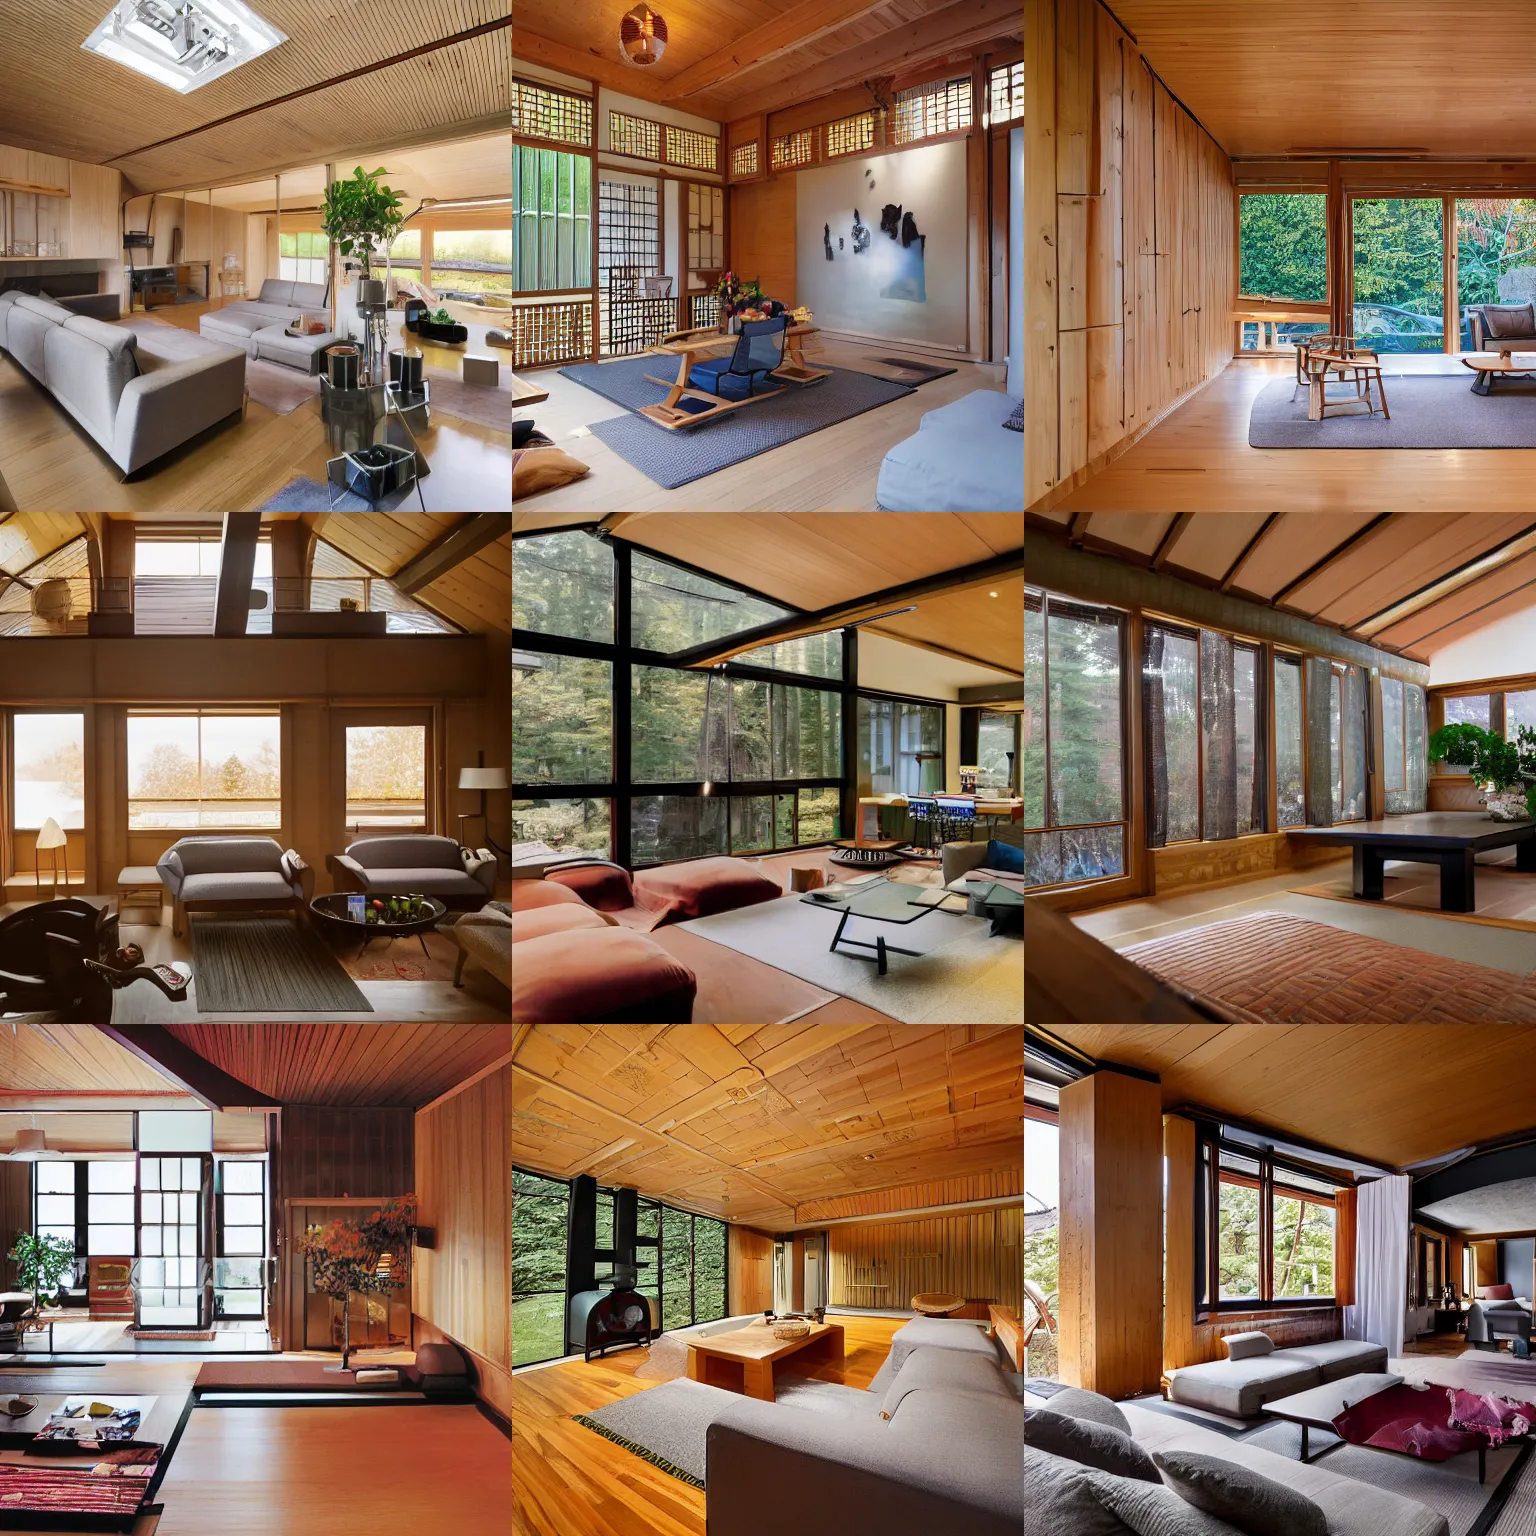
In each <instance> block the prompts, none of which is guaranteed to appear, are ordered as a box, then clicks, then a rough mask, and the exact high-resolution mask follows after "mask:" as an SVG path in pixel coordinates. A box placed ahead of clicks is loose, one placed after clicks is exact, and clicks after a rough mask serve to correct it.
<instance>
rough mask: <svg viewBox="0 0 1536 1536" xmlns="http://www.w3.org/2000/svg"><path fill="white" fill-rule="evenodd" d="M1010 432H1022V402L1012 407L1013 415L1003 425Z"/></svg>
mask: <svg viewBox="0 0 1536 1536" xmlns="http://www.w3.org/2000/svg"><path fill="white" fill-rule="evenodd" d="M1003 425H1004V426H1005V427H1007V428H1008V430H1009V431H1010V432H1022V431H1023V430H1024V402H1023V401H1022V400H1020V401H1019V403H1018V404H1017V405H1016V406H1014V408H1013V415H1012V416H1010V417H1009V418H1008V420H1007V421H1005V422H1004V423H1003Z"/></svg>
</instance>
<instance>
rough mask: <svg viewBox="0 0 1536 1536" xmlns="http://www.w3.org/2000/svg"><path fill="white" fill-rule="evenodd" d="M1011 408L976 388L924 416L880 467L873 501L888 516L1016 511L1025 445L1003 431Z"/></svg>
mask: <svg viewBox="0 0 1536 1536" xmlns="http://www.w3.org/2000/svg"><path fill="white" fill-rule="evenodd" d="M1012 409H1013V400H1012V399H1011V398H1010V397H1009V396H1008V395H1005V394H1002V393H1000V392H999V391H997V390H995V389H978V390H974V391H973V392H972V393H971V394H968V395H962V396H961V397H960V398H959V399H958V400H951V401H950V403H949V404H948V405H945V406H941V407H939V409H937V410H933V411H929V412H928V413H927V414H926V415H925V416H924V417H923V418H922V422H921V424H920V425H919V428H918V430H917V431H916V432H915V433H914V434H913V435H912V436H911V437H908V438H904V439H903V440H902V441H901V442H899V443H897V444H896V446H895V447H893V448H892V449H890V451H889V452H888V453H887V454H886V455H885V458H884V459H883V460H882V461H881V464H880V476H879V479H878V480H877V481H876V485H875V500H876V501H877V502H878V503H879V505H880V506H882V507H883V508H884V509H885V510H886V511H887V512H923V511H934V512H1022V511H1023V510H1024V443H1023V440H1022V438H1021V437H1020V436H1019V434H1018V433H1016V432H1009V431H1008V430H1007V429H1006V428H1005V427H1004V426H1003V422H1004V421H1005V420H1006V419H1007V417H1008V413H1009V412H1010V411H1011V410H1012Z"/></svg>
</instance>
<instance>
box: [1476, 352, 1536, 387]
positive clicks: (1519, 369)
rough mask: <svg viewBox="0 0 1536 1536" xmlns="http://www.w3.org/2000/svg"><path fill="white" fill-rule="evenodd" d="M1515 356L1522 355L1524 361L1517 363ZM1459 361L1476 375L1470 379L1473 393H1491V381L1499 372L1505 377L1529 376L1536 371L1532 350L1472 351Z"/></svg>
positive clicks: (1535, 358)
mask: <svg viewBox="0 0 1536 1536" xmlns="http://www.w3.org/2000/svg"><path fill="white" fill-rule="evenodd" d="M1517 357H1524V358H1525V359H1526V361H1525V362H1523V363H1517V362H1516V361H1515V359H1516V358H1517ZM1461 363H1462V367H1464V368H1470V369H1471V370H1472V371H1473V372H1474V373H1475V374H1476V375H1477V377H1476V378H1475V379H1473V381H1472V393H1473V394H1474V395H1491V394H1493V393H1494V389H1493V381H1494V379H1495V377H1496V376H1498V375H1500V374H1502V375H1503V376H1504V377H1505V378H1508V377H1509V376H1510V375H1511V374H1523V375H1524V376H1525V377H1526V378H1529V377H1530V376H1531V375H1532V374H1533V373H1536V353H1532V352H1498V353H1494V352H1473V353H1471V354H1469V355H1468V356H1466V357H1464V358H1462V360H1461Z"/></svg>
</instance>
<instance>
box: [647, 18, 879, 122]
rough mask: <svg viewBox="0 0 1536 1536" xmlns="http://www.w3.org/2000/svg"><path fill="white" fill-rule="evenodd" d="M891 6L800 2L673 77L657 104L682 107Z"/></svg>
mask: <svg viewBox="0 0 1536 1536" xmlns="http://www.w3.org/2000/svg"><path fill="white" fill-rule="evenodd" d="M889 4H890V0H802V3H801V4H799V5H792V6H791V7H790V8H789V9H788V10H786V11H781V12H780V13H779V14H778V15H777V16H776V17H775V18H774V19H773V20H772V21H768V22H764V23H763V25H762V26H760V27H754V28H753V29H752V30H751V31H750V32H747V33H744V34H743V35H742V36H741V37H738V38H735V39H734V40H733V41H731V42H729V43H727V44H726V46H725V47H724V48H717V49H716V50H715V51H714V52H713V53H712V54H710V55H709V57H708V58H704V59H700V60H699V62H698V63H697V64H690V65H689V66H688V68H687V69H685V70H683V71H682V72H681V73H680V74H677V75H674V76H673V77H672V79H670V80H668V81H666V82H665V83H664V84H663V86H662V91H661V100H662V101H681V100H682V99H683V98H684V97H686V96H697V95H700V94H701V93H703V92H705V91H708V90H709V88H710V87H711V86H714V85H720V84H722V83H724V82H725V81H728V80H735V79H737V78H739V77H740V76H741V75H744V74H746V72H747V71H748V70H752V69H757V68H759V67H760V66H761V65H764V64H770V63H772V62H773V60H774V59H777V58H781V57H783V55H784V54H786V53H793V52H794V51H795V50H796V49H798V48H803V47H804V46H805V45H806V44H807V43H813V42H815V41H816V40H817V39H818V38H820V37H825V36H826V35H827V33H828V32H835V31H836V30H837V29H838V28H839V27H844V26H847V25H848V23H849V22H851V21H857V20H858V19H859V18H860V17H861V16H867V15H869V13H870V12H871V11H878V10H879V9H880V8H881V7H882V6H886V5H889Z"/></svg>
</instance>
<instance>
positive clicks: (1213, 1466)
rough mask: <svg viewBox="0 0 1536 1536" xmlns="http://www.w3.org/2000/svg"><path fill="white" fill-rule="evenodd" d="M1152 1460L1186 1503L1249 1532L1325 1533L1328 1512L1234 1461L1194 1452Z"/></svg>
mask: <svg viewBox="0 0 1536 1536" xmlns="http://www.w3.org/2000/svg"><path fill="white" fill-rule="evenodd" d="M1152 1460H1153V1461H1154V1462H1155V1463H1156V1464H1157V1466H1158V1468H1159V1470H1160V1471H1161V1472H1162V1474H1163V1477H1164V1479H1165V1480H1166V1481H1167V1483H1168V1485H1169V1487H1171V1488H1172V1489H1173V1491H1174V1492H1175V1493H1177V1494H1179V1495H1180V1496H1181V1497H1182V1498H1183V1499H1184V1500H1185V1502H1186V1503H1189V1504H1193V1505H1194V1506H1195V1508H1196V1509H1203V1510H1204V1511H1205V1512H1206V1514H1208V1515H1215V1516H1217V1518H1218V1519H1222V1520H1226V1521H1229V1522H1230V1523H1231V1524H1233V1525H1235V1526H1236V1527H1237V1528H1238V1530H1240V1531H1244V1532H1246V1533H1247V1536H1328V1519H1327V1516H1326V1515H1324V1514H1323V1511H1322V1509H1321V1508H1320V1507H1319V1506H1318V1505H1316V1504H1314V1503H1313V1502H1312V1500H1311V1499H1309V1498H1306V1497H1305V1496H1304V1495H1302V1494H1299V1493H1297V1492H1296V1490H1295V1489H1294V1488H1289V1487H1287V1486H1286V1485H1285V1484H1284V1483H1277V1482H1276V1481H1275V1480H1274V1479H1273V1478H1269V1477H1260V1476H1259V1474H1258V1473H1257V1472H1251V1471H1249V1469H1248V1468H1247V1467H1244V1466H1239V1465H1238V1464H1237V1463H1236V1462H1233V1461H1223V1460H1222V1459H1221V1458H1220V1457H1219V1456H1200V1455H1197V1454H1195V1453H1194V1452H1192V1451H1167V1452H1156V1453H1154V1454H1153V1457H1152Z"/></svg>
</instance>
